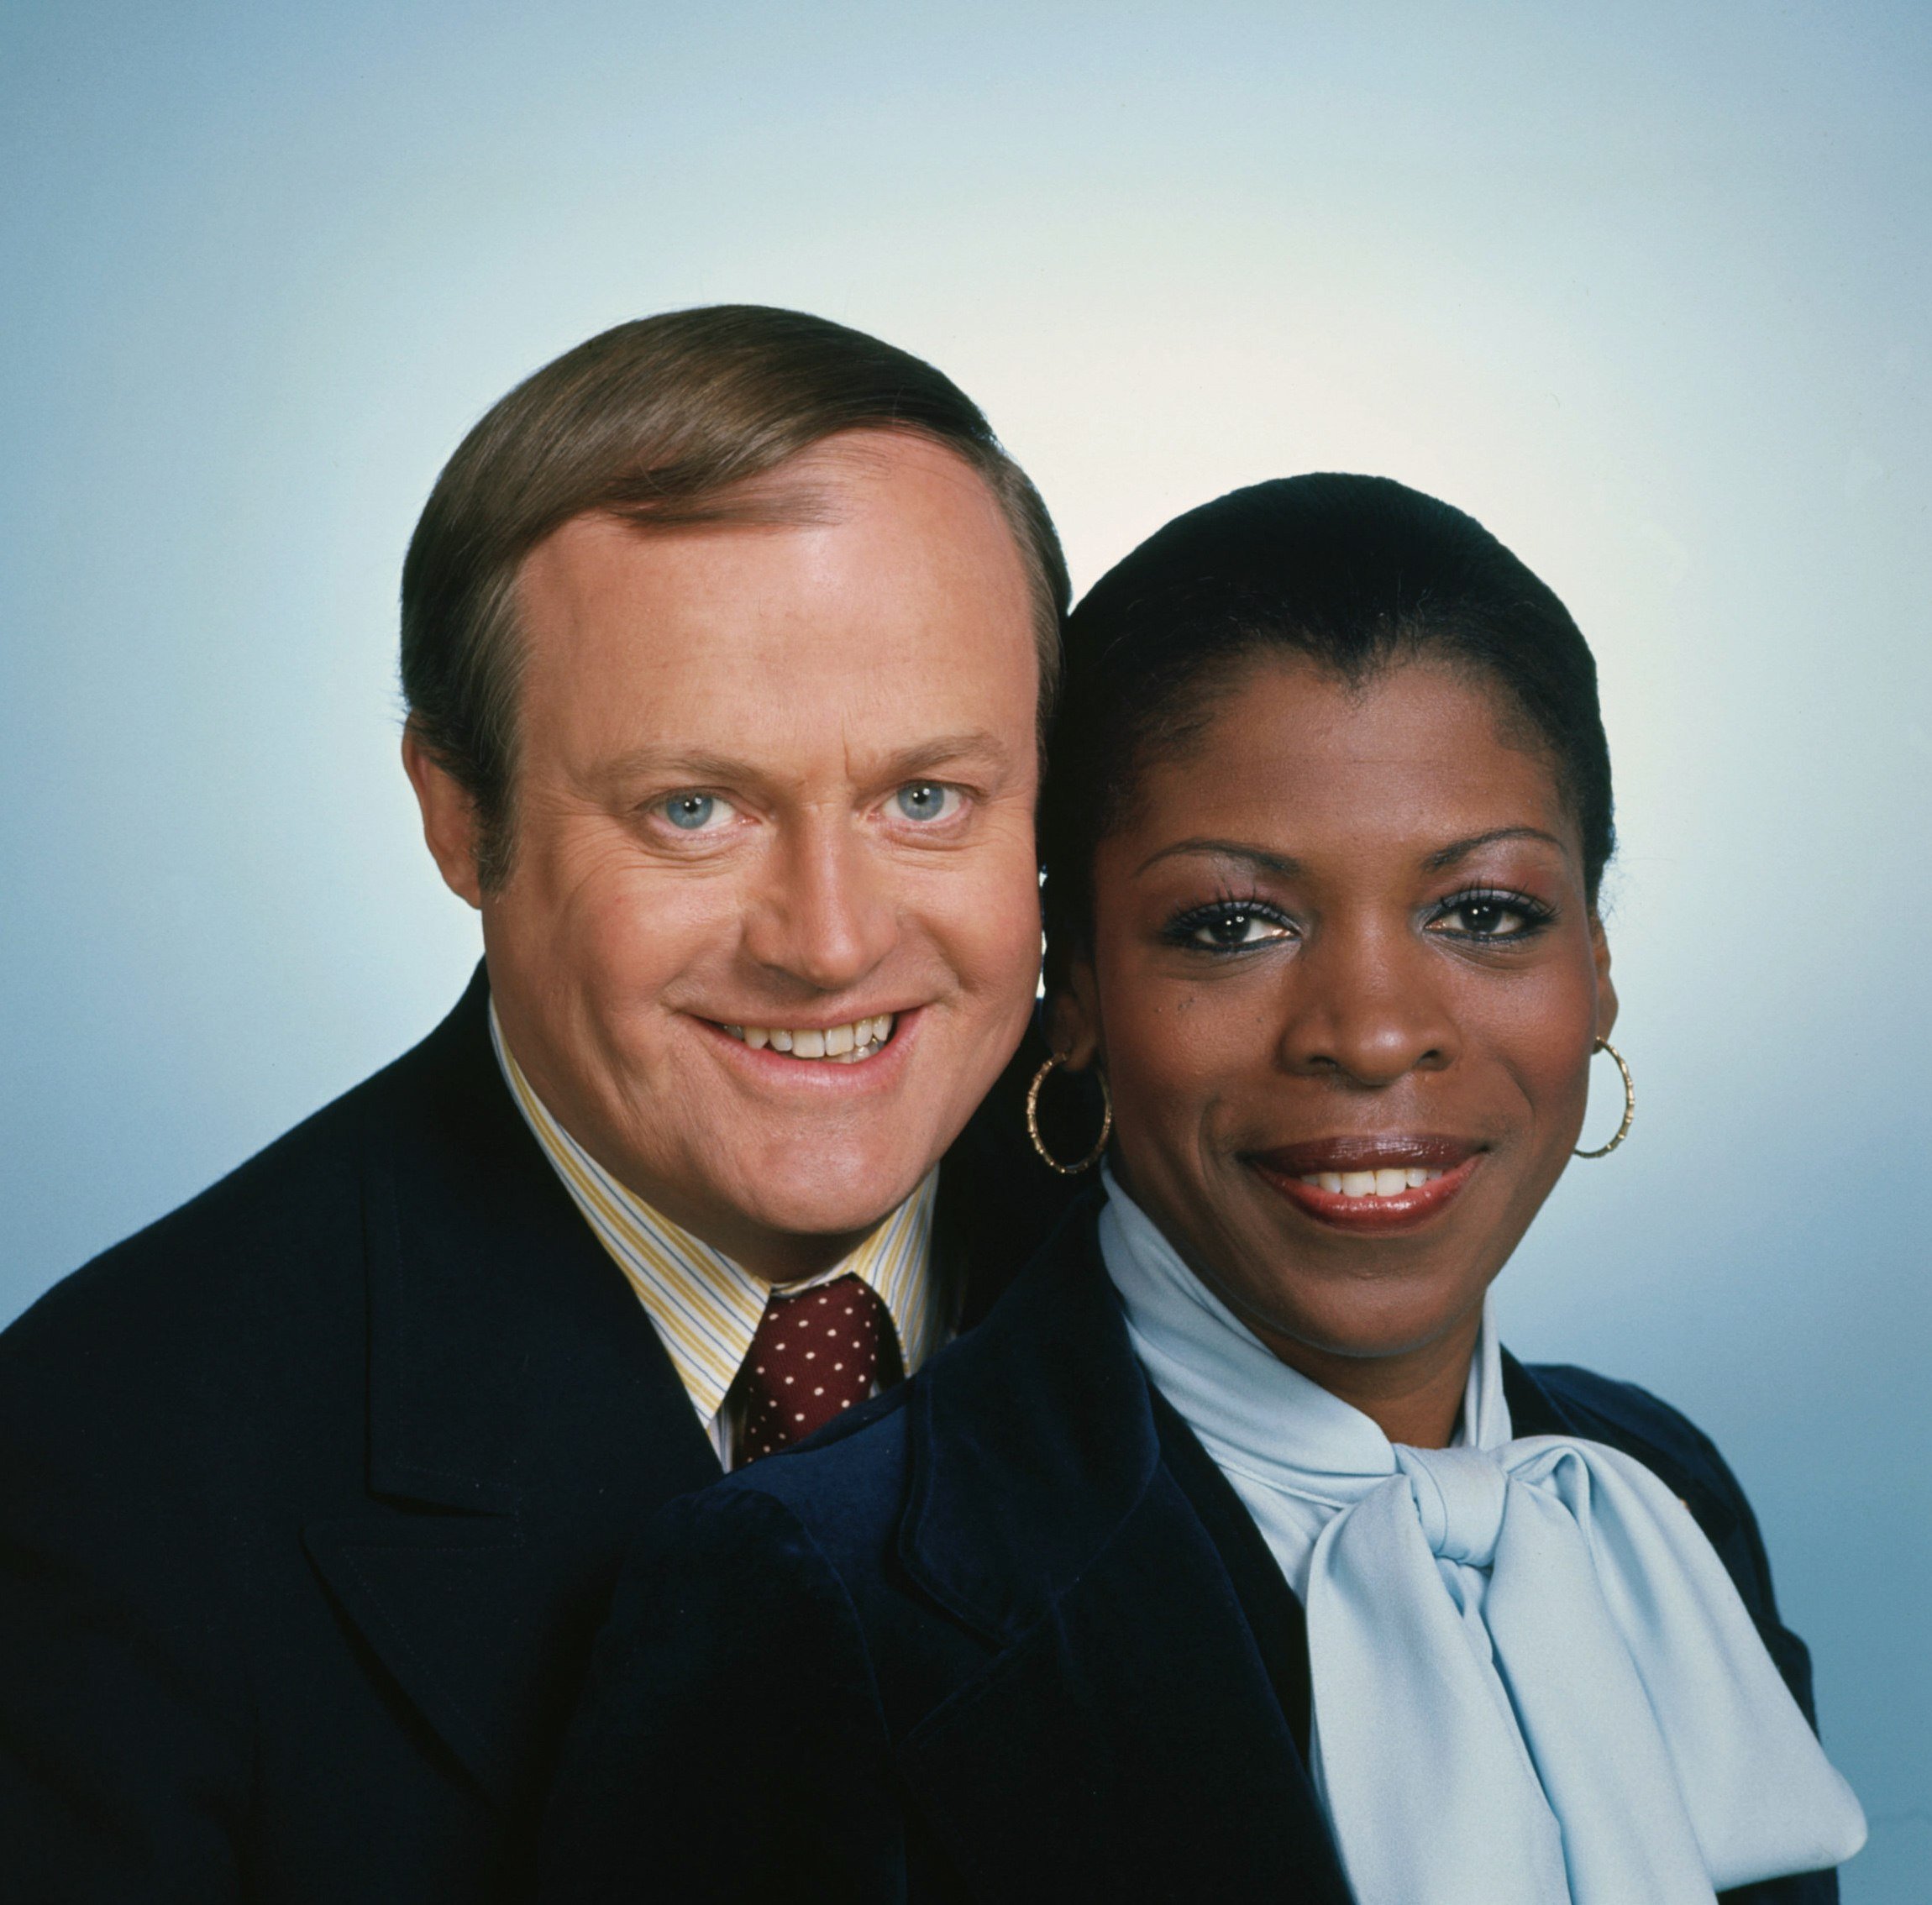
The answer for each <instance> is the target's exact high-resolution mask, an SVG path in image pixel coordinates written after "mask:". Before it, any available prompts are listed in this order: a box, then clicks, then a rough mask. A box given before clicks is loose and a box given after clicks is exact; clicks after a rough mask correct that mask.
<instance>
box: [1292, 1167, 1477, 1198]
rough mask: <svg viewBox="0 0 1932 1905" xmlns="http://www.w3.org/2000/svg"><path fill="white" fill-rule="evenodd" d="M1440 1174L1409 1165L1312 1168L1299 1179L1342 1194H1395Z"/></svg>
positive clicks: (1411, 1188)
mask: <svg viewBox="0 0 1932 1905" xmlns="http://www.w3.org/2000/svg"><path fill="white" fill-rule="evenodd" d="M1441 1175H1442V1173H1441V1172H1440V1171H1425V1170H1422V1169H1420V1168H1418V1167H1417V1166H1415V1165H1413V1164H1412V1165H1410V1167H1409V1168H1408V1169H1407V1170H1404V1171H1397V1170H1388V1171H1313V1172H1310V1173H1309V1174H1308V1175H1307V1176H1306V1177H1305V1178H1303V1179H1302V1180H1301V1181H1302V1183H1305V1184H1313V1185H1314V1186H1315V1188H1316V1189H1318V1190H1325V1191H1330V1192H1335V1193H1339V1194H1341V1196H1343V1197H1395V1196H1397V1195H1399V1194H1400V1193H1401V1192H1403V1191H1405V1190H1415V1189H1418V1188H1419V1187H1420V1186H1421V1185H1423V1184H1430V1183H1435V1181H1436V1178H1440V1177H1441Z"/></svg>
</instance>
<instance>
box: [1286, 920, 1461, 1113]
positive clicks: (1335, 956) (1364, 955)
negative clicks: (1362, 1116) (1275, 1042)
mask: <svg viewBox="0 0 1932 1905" xmlns="http://www.w3.org/2000/svg"><path fill="white" fill-rule="evenodd" d="M1426 952H1427V949H1426V948H1425V947H1420V946H1415V945H1414V944H1413V943H1412V942H1411V937H1410V933H1409V932H1407V931H1405V930H1400V929H1398V930H1394V931H1390V930H1387V929H1380V928H1376V927H1364V926H1350V927H1340V926H1337V927H1335V928H1332V929H1331V930H1329V931H1326V932H1322V933H1321V934H1320V935H1318V936H1317V937H1315V940H1313V941H1312V942H1310V944H1309V945H1308V947H1306V948H1305V950H1304V951H1303V952H1302V956H1301V957H1300V958H1299V959H1297V960H1295V961H1294V963H1293V965H1292V967H1291V968H1289V979H1288V1010H1287V1015H1286V1018H1285V1020H1284V1024H1283V1026H1282V1031H1281V1038H1280V1043H1279V1047H1278V1057H1279V1059H1280V1062H1281V1063H1282V1064H1283V1065H1284V1066H1285V1067H1286V1068H1288V1069H1289V1070H1290V1071H1293V1072H1297V1073H1304V1074H1313V1075H1327V1076H1331V1077H1334V1078H1339V1079H1343V1080H1346V1081H1347V1083H1349V1084H1355V1085H1360V1086H1362V1087H1365V1088H1368V1089H1376V1088H1378V1087H1381V1086H1384V1085H1390V1084H1394V1083H1395V1082H1396V1080H1397V1079H1399V1078H1404V1077H1406V1076H1407V1075H1408V1073H1410V1072H1413V1071H1432V1070H1441V1068H1444V1067H1445V1066H1446V1065H1448V1064H1449V1063H1451V1061H1452V1058H1453V1057H1454V1056H1455V1052H1456V1049H1457V1044H1458V1040H1457V1032H1456V1027H1455V1024H1454V1021H1453V1020H1452V1017H1451V1015H1450V1014H1449V1012H1448V1011H1447V1010H1446V1005H1445V1003H1444V1001H1443V1000H1442V998H1441V994H1440V991H1439V989H1438V988H1437V987H1436V985H1435V984H1433V983H1432V980H1433V979H1434V976H1435V975H1434V974H1433V973H1432V971H1431V966H1432V962H1431V960H1430V959H1429V958H1427V957H1426Z"/></svg>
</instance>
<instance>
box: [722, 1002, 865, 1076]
mask: <svg viewBox="0 0 1932 1905" xmlns="http://www.w3.org/2000/svg"><path fill="white" fill-rule="evenodd" d="M892 1025H893V1015H892V1014H891V1013H890V1012H881V1013H880V1014H879V1015H878V1017H876V1018H873V1019H854V1020H853V1021H852V1023H851V1024H850V1025H848V1026H826V1027H825V1028H824V1029H823V1030H822V1031H821V1030H816V1029H811V1028H807V1029H806V1030H804V1031H791V1030H790V1029H789V1028H788V1027H786V1026H726V1027H725V1028H724V1029H725V1030H726V1031H727V1032H729V1033H730V1034H731V1035H732V1037H733V1038H740V1039H743V1041H744V1042H745V1043H746V1044H747V1045H748V1046H749V1047H751V1048H752V1050H753V1051H754V1052H762V1051H763V1050H764V1048H765V1047H767V1046H768V1045H769V1047H771V1049H772V1050H773V1051H774V1052H790V1054H791V1055H792V1057H794V1058H829V1059H830V1060H832V1063H834V1064H837V1065H856V1064H857V1063H858V1061H859V1060H860V1059H862V1058H869V1057H872V1055H873V1054H874V1052H877V1051H878V1050H879V1047H881V1046H882V1045H884V1044H885V1042H886V1040H887V1039H889V1038H890V1037H891V1036H892Z"/></svg>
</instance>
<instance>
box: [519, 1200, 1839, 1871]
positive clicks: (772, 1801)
mask: <svg viewBox="0 0 1932 1905" xmlns="http://www.w3.org/2000/svg"><path fill="white" fill-rule="evenodd" d="M1097 1210H1098V1203H1097V1200H1088V1201H1085V1202H1084V1203H1083V1204H1082V1205H1080V1206H1079V1207H1077V1208H1076V1209H1075V1210H1074V1212H1073V1214H1072V1215H1071V1216H1070V1217H1069V1219H1068V1221H1067V1222H1066V1223H1065V1224H1064V1225H1062V1227H1061V1229H1060V1231H1058V1233H1057V1234H1056V1236H1055V1237H1054V1239H1053V1241H1052V1242H1051V1243H1049V1245H1048V1246H1047V1248H1046V1250H1045V1251H1044V1252H1042V1254H1041V1256H1040V1257H1038V1258H1037V1259H1036V1261H1035V1262H1034V1263H1033V1264H1032V1267H1030V1268H1029V1269H1028V1270H1027V1272H1026V1273H1025V1275H1024V1276H1023V1277H1022V1278H1021V1279H1020V1280H1019V1281H1018V1282H1017V1283H1016V1284H1015V1286H1014V1288H1013V1289H1012V1290H1011V1292H1010V1293H1009V1294H1008V1295H1007V1296H1006V1297H1005V1299H1003V1300H1002V1301H1001V1303H1000V1305H999V1306H998V1307H997V1308H996V1309H995V1311H994V1313H993V1315H992V1316H991V1317H990V1319H989V1320H988V1321H987V1322H986V1323H984V1325H981V1326H980V1328H979V1329H978V1330H975V1331H974V1332H973V1334H972V1335H970V1336H967V1337H964V1338H963V1339H962V1340H961V1341H958V1343H957V1344H955V1345H954V1346H953V1347H952V1348H951V1349H949V1350H948V1351H946V1352H945V1354H943V1355H942V1356H941V1357H937V1359H935V1361H934V1362H932V1364H931V1365H929V1366H928V1367H927V1370H925V1371H924V1372H921V1374H920V1375H919V1376H918V1377H917V1378H916V1379H915V1380H914V1381H912V1382H911V1383H909V1384H907V1385H906V1386H905V1387H904V1388H901V1389H900V1390H899V1391H898V1392H896V1393H894V1394H892V1395H890V1396H885V1397H881V1398H879V1399H878V1400H877V1401H876V1402H874V1403H873V1404H869V1405H868V1406H867V1407H866V1409H864V1410H863V1411H858V1412H855V1413H854V1414H853V1417H852V1418H851V1419H850V1420H846V1421H842V1422H841V1423H839V1424H838V1425H836V1426H835V1427H834V1428H833V1429H832V1430H828V1431H827V1433H826V1434H824V1435H821V1436H819V1437H818V1438H816V1440H815V1441H811V1443H809V1444H807V1445H806V1446H803V1447H802V1448H801V1449H799V1450H797V1451H792V1452H790V1453H788V1454H785V1455H781V1456H774V1457H772V1458H770V1459H769V1460H768V1461H765V1462H760V1463H759V1464H758V1465H757V1466H756V1467H753V1468H750V1469H746V1470H742V1471H740V1472H738V1473H737V1474H735V1475H733V1476H732V1477H730V1478H729V1479H728V1480H727V1481H726V1482H724V1483H722V1484H720V1485H719V1486H718V1487H717V1488H711V1489H710V1490H708V1491H706V1493H703V1494H701V1495H698V1496H694V1497H690V1498H686V1499H685V1500H684V1501H682V1502H678V1503H674V1504H671V1506H670V1507H669V1509H666V1510H665V1511H664V1513H663V1514H661V1515H660V1516H659V1519H657V1520H656V1522H655V1523H654V1525H653V1526H652V1527H651V1529H650V1530H649V1531H648V1534H647V1535H646V1536H645V1538H644V1539H643V1540H642V1541H641V1542H640V1544H639V1545H638V1547H637V1549H636V1550H635V1551H633V1556H632V1557H631V1561H630V1562H629V1564H628V1567H627V1572H626V1575H625V1577H624V1581H623V1584H622V1587H621V1589H620V1591H619V1594H618V1597H617V1602H616V1604H615V1606H614V1608H613V1612H612V1619H611V1621H610V1623H609V1624H608V1626H607V1627H606V1630H605V1632H604V1635H603V1637H602V1639H601V1641H600V1643H599V1645H598V1649H597V1656H596V1670H595V1671H594V1673H593V1676H592V1678H591V1683H590V1687H589V1690H588V1692H587V1693H586V1695H585V1702H584V1704H583V1705H582V1706H581V1707H580V1709H579V1713H578V1715H577V1718H576V1720H575V1724H574V1726H573V1729H572V1733H571V1736H570V1743H569V1745H568V1747H567V1749H566V1754H565V1758H564V1764H563V1772H562V1776H561V1778H560V1780H559V1784H558V1786H557V1787H556V1788H555V1789H554V1796H553V1799H552V1803H551V1806H550V1809H549V1815H548V1817H547V1819H546V1822H545V1827H544V1845H543V1873H544V1890H543V1897H544V1898H545V1899H547V1900H549V1901H553V1902H554V1905H564V1902H566V1901H568V1902H569V1905H592V1902H602V1901H616V1900H627V1901H642V1900H645V1899H650V1900H659V1899H666V1900H669V1899H675V1900H678V1901H680V1905H681V1902H684V1901H701V1900H711V1899H720V1900H722V1899H730V1900H738V1899H747V1900H749V1899H758V1900H774V1901H775V1900H785V1901H796V1900H801V1899H826V1900H837V1901H839V1902H840V1905H874V1902H878V1905H885V1902H887V1901H893V1902H899V1901H906V1902H908V1905H927V1902H929V1901H939V1900H947V1901H957V1900H968V1899H971V1900H984V1901H990V1902H992V1901H996V1902H998V1905H1025V1902H1026V1901H1033V1900H1038V1901H1041V1902H1042V1905H1045V1902H1047V1901H1052V1902H1053V1905H1068V1901H1074V1900H1087V1899H1105V1900H1108V1901H1109V1902H1110V1905H1115V1902H1121V1901H1138V1900H1154V1899H1163V1900H1176V1901H1188V1902H1193V1901H1199V1900H1201V1899H1213V1898H1225V1899H1268V1900H1271V1901H1293V1900H1308V1901H1321V1902H1322V1905H1346V1902H1347V1889H1346V1887H1345V1886H1344V1884H1343V1881H1342V1878H1341V1872H1340V1870H1339V1867H1338V1866H1337V1863H1336V1855H1335V1851H1334V1849H1333V1845H1332V1842H1331V1839H1330V1837H1329V1834H1328V1832H1327V1829H1326V1825H1325V1824H1324V1822H1323V1820H1322V1818H1321V1815H1320V1812H1319V1810H1318V1809H1317V1807H1316V1803H1315V1797H1314V1793H1313V1792H1312V1790H1311V1788H1310V1783H1309V1777H1308V1772H1307V1755H1306V1740H1307V1729H1308V1708H1309V1677H1308V1660H1307V1650H1306V1631H1305V1626H1304V1624H1303V1620H1302V1612H1301V1608H1300V1605H1299V1603H1298V1602H1297V1600H1296V1599H1295V1598H1294V1594H1293V1593H1291V1592H1290V1591H1289V1587H1288V1586H1287V1584H1286V1582H1285V1581H1284V1578H1283V1577H1282V1575H1281V1573H1280V1572H1279V1570H1278V1568H1277V1567H1276V1566H1275V1564H1274V1562H1273V1559H1272V1557H1271V1556H1270V1555H1269V1554H1268V1550H1267V1547H1266V1546H1265V1544H1264V1543H1263V1540H1262V1539H1261V1536H1260V1535H1259V1533H1258V1531H1257V1530H1256V1528H1255V1526H1254V1524H1253V1522H1252V1519H1250V1518H1249V1517H1248V1515H1247V1511H1246V1510H1245V1509H1243V1508H1242V1505H1241V1503H1240V1501H1239V1498H1237V1497H1236V1495H1235V1493H1234V1492H1233V1490H1232V1489H1231V1488H1230V1487H1229V1486H1228V1484H1227V1483H1226V1481H1225V1480H1224V1479H1223V1477H1222V1476H1221V1472H1220V1471H1219V1470H1218V1469H1217V1468H1216V1467H1215V1466H1214V1464H1213V1462H1211V1461H1210V1459H1209V1458H1208V1456H1206V1454H1205V1451H1203V1450H1202V1448H1201V1446H1200V1443H1199V1442H1197V1441H1195V1440H1194V1436H1193V1435H1192V1434H1191V1433H1190V1431H1189V1430H1188V1429H1187V1428H1186V1426H1185V1425H1184V1424H1183V1423H1182V1422H1181V1420H1180V1419H1179V1417H1178V1416H1177V1415H1176V1414H1174V1413H1173V1410H1172V1409H1171V1408H1169V1407H1168V1404H1166V1403H1165V1401H1164V1400H1163V1399H1161V1398H1160V1397H1159V1396H1158V1394H1156V1393H1154V1392H1152V1390H1151V1389H1150V1388H1149V1386H1148V1383H1147V1380H1146V1378H1145V1377H1144V1376H1143V1375H1142V1371H1141V1368H1140V1366H1139V1364H1138V1362H1137V1360H1136V1359H1135V1357H1134V1355H1133V1352H1132V1350H1131V1346H1130V1344H1129V1341H1128V1337H1127V1333H1126V1325H1125V1322H1124V1320H1123V1319H1122V1316H1121V1309H1120V1306H1119V1304H1118V1302H1117V1300H1116V1297H1115V1294H1114V1291H1113V1288H1112V1285H1111V1283H1110V1282H1109V1280H1108V1278H1107V1275H1106V1272H1105V1267H1104V1266H1103V1265H1102V1263H1101V1261H1100V1250H1099V1246H1098V1243H1097V1241H1096V1238H1095V1215H1096V1212H1097ZM1504 1383H1505V1387H1506V1389H1507V1392H1508V1395H1509V1406H1510V1410H1511V1414H1512V1416H1513V1419H1514V1420H1515V1425H1516V1429H1517V1432H1518V1433H1519V1434H1520V1435H1535V1434H1561V1433H1569V1434H1574V1435H1587V1436H1590V1437H1592V1438H1593V1439H1595V1440H1597V1441H1604V1442H1607V1443H1609V1445H1610V1446H1612V1447H1614V1448H1619V1449H1622V1450H1624V1451H1625V1452H1626V1453H1628V1454H1630V1455H1632V1456H1635V1457H1636V1458H1637V1459H1638V1460H1639V1461H1641V1462H1644V1463H1645V1464H1646V1466H1647V1467H1650V1468H1651V1469H1652V1470H1653V1471H1654V1472H1656V1474H1657V1475H1658V1476H1660V1477H1662V1479H1663V1480H1664V1481H1665V1482H1666V1483H1667V1484H1668V1485H1669V1487H1670V1488H1672V1490H1673V1491H1675V1492H1676V1493H1677V1494H1678V1495H1680V1496H1682V1497H1683V1498H1684V1499H1685V1500H1686V1501H1687V1502H1688V1504H1689V1505H1690V1507H1691V1509H1692V1512H1693V1514H1695V1515H1696V1517H1697V1519H1698V1524H1699V1525H1701V1526H1702V1527H1703V1529H1704V1531H1705V1533H1706V1534H1707V1535H1709V1537H1710V1540H1712V1542H1713V1543H1714V1546H1715V1547H1716V1549H1717V1551H1718V1553H1719V1555H1720V1556H1722V1557H1723V1560H1724V1562H1725V1567H1727V1568H1728V1569H1729V1570H1730V1574H1731V1577H1732V1578H1733V1579H1734V1580H1735V1582H1736V1583H1737V1587H1738V1591H1739V1593H1740V1594H1741V1595H1742V1596H1743V1597H1744V1601H1745V1604H1746V1607H1747V1608H1750V1610H1751V1614H1752V1616H1753V1618H1754V1619H1756V1622H1757V1624H1758V1626H1759V1628H1760V1629H1761V1632H1762V1633H1763V1635H1764V1637H1765V1640H1766V1642H1767V1645H1768V1646H1769V1647H1770V1649H1771V1652H1772V1657H1773V1658H1774V1659H1775V1660H1776V1661H1777V1665H1778V1667H1779V1669H1780V1671H1782V1673H1783V1675H1784V1677H1785V1678H1786V1680H1787V1682H1788V1683H1789V1685H1790V1687H1791V1689H1792V1692H1793V1693H1794V1694H1795V1695H1796V1696H1797V1698H1798V1703H1799V1704H1800V1705H1801V1706H1803V1708H1804V1709H1805V1712H1806V1713H1807V1714H1808V1715H1809V1713H1810V1712H1811V1689H1810V1670H1809V1662H1808V1661H1807V1658H1806V1655H1805V1650H1804V1648H1803V1645H1802V1644H1801V1643H1800V1642H1799V1641H1798V1640H1797V1638H1796V1637H1795V1636H1793V1635H1791V1634H1789V1633H1788V1632H1787V1631H1786V1630H1785V1629H1783V1628H1782V1626H1781V1625H1780V1624H1778V1620H1777V1610H1776V1608H1775V1605H1774V1603H1773V1602H1772V1590H1771V1578H1770V1575H1769V1572H1768V1571H1767V1566H1766V1562H1765V1555H1764V1549H1763V1546H1762V1544H1761V1541H1760V1540H1759V1537H1758V1532H1757V1527H1756V1523H1755V1521H1754V1520H1753V1519H1752V1516H1751V1509H1750V1507H1749V1505H1748V1504H1746V1500H1745V1498H1744V1496H1743V1494H1742V1493H1741V1492H1740V1489H1739V1488H1738V1485H1737V1483H1735V1481H1734V1480H1733V1479H1732V1477H1731V1475H1730V1471H1729V1470H1728V1469H1727V1468H1726V1467H1725V1465H1724V1462H1723V1461H1722V1459H1721V1458H1720V1457H1719V1455H1718V1453H1717V1451H1716V1450H1715V1449H1714V1447H1713V1446H1711V1444H1710V1443H1709V1441H1706V1440H1705V1438H1704V1436H1703V1435H1701V1434H1699V1433H1698V1430H1696V1429H1694V1428H1693V1427H1692V1425H1690V1424H1689V1423H1688V1422H1687V1421H1686V1420H1684V1419H1683V1417H1682V1416H1681V1415H1678V1414H1677V1413H1676V1412H1675V1411H1674V1410H1672V1409H1668V1408H1667V1407H1666V1406H1665V1405H1664V1404H1662V1403H1660V1402H1658V1401H1656V1399H1654V1398H1652V1397H1651V1396H1649V1395H1647V1394H1646V1393H1645V1392H1644V1391H1642V1390H1641V1389H1636V1388H1630V1386H1628V1385H1627V1384H1625V1383H1613V1382H1610V1381H1608V1380H1606V1379H1605V1378H1603V1377H1600V1376H1593V1375H1590V1374H1588V1372H1585V1371H1583V1370H1580V1369H1572V1368H1566V1367H1537V1368H1535V1369H1526V1368H1525V1367H1522V1366H1521V1365H1520V1364H1519V1363H1517V1362H1515V1361H1514V1360H1513V1359H1506V1360H1505V1362H1504ZM1728 1896H1730V1897H1733V1898H1735V1899H1736V1900H1738V1901H1740V1902H1742V1901H1746V1900H1749V1901H1751V1905H1772V1902H1773V1901H1775V1902H1777V1905H1824V1902H1825V1901H1829V1900H1833V1899H1835V1897H1837V1885H1836V1881H1835V1878H1834V1877H1832V1876H1830V1875H1829V1874H1819V1875H1813V1876H1808V1877H1802V1878H1797V1879H1785V1880H1779V1881H1775V1882H1772V1883H1770V1884H1767V1885H1762V1886H1757V1887H1749V1888H1747V1889H1746V1890H1745V1891H1742V1892H1737V1893H1734V1894H1730V1895H1728Z"/></svg>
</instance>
